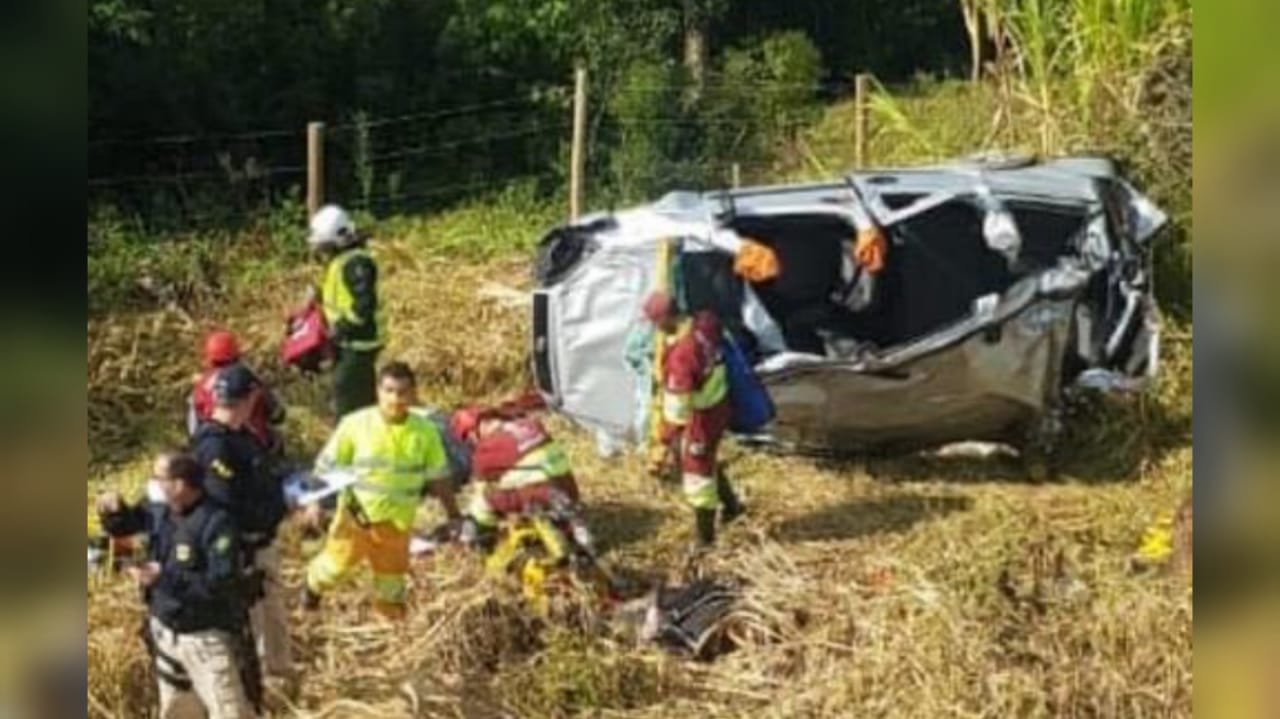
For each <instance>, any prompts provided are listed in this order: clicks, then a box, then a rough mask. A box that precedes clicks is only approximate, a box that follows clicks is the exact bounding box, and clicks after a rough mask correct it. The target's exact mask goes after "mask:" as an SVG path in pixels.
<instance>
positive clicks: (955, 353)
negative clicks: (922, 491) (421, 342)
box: [533, 157, 1167, 452]
mask: <svg viewBox="0 0 1280 719" xmlns="http://www.w3.org/2000/svg"><path fill="white" fill-rule="evenodd" d="M1166 219H1167V218H1166V216H1165V215H1164V213H1163V212H1161V211H1160V210H1159V209H1158V208H1157V207H1155V206H1154V205H1153V204H1152V203H1151V202H1150V201H1149V200H1148V199H1147V198H1146V197H1144V196H1143V195H1142V194H1140V193H1139V192H1138V191H1137V190H1135V189H1134V188H1133V187H1132V186H1131V185H1130V184H1129V183H1128V182H1127V181H1126V180H1125V179H1124V178H1122V177H1121V176H1120V175H1119V174H1118V172H1117V169H1116V166H1115V164H1114V163H1113V162H1112V161H1110V160H1108V159H1106V158H1097V157H1069V158H1060V159H1054V160H1048V161H1042V162H1039V161H1034V160H1031V159H1022V160H1016V159H1015V160H1005V161H1003V162H994V161H989V160H981V159H975V160H959V161H955V162H953V163H949V164H943V165H937V166H928V167H915V168H906V169H884V170H875V171H867V172H857V173H853V174H850V175H848V176H845V177H843V178H840V179H838V180H834V181H831V182H823V183H814V184H797V185H777V186H767V187H752V188H743V189H735V190H725V191H719V192H708V193H689V192H676V193H671V194H669V195H667V196H665V197H664V198H662V199H661V200H660V201H659V202H657V203H654V204H652V205H646V206H641V207H635V208H631V209H627V210H622V211H617V212H612V213H605V214H594V215H591V216H587V217H583V218H581V219H580V220H579V221H578V222H575V223H573V224H570V225H567V226H563V227H559V228H556V229H554V230H552V231H551V232H550V233H549V234H548V235H547V236H546V237H545V238H544V239H543V240H542V242H541V244H540V246H539V254H538V257H537V266H536V269H535V274H536V276H537V280H538V287H537V289H536V290H535V293H534V302H533V364H534V366H533V370H534V374H535V378H536V382H537V385H538V387H539V389H540V391H541V392H542V393H543V395H544V396H545V398H546V400H547V402H548V404H549V405H550V406H551V407H552V408H554V409H556V410H558V411H560V412H562V413H563V414H565V415H567V416H568V417H570V418H572V419H573V420H575V421H576V422H578V423H579V424H581V425H583V426H585V427H587V428H589V429H591V430H593V431H594V432H595V433H596V436H597V441H598V443H599V444H600V445H601V447H602V450H608V449H609V448H610V447H613V446H617V445H618V444H620V443H625V442H628V441H637V440H643V438H644V436H643V430H642V428H643V427H644V423H643V420H642V419H641V417H642V415H643V412H644V411H645V410H646V407H645V402H644V397H645V396H646V390H647V382H648V379H647V378H645V377H643V376H641V375H638V374H637V373H635V372H634V371H633V370H632V369H631V368H629V366H628V364H627V362H626V361H625V360H624V352H625V350H626V343H627V340H628V337H629V336H631V332H632V330H633V329H635V328H636V326H637V324H638V323H640V322H642V321H643V319H642V317H641V313H640V306H641V303H642V301H643V298H644V297H645V296H646V294H647V293H648V292H650V291H651V290H653V289H654V288H655V286H657V284H658V283H659V282H660V281H661V278H662V277H665V276H666V275H667V274H668V272H667V271H663V272H659V267H658V265H659V259H658V258H659V257H660V256H666V253H667V252H668V251H669V252H670V258H671V259H670V260H669V262H670V265H669V271H670V273H671V274H673V275H674V276H675V277H677V278H678V279H677V281H676V282H675V283H674V286H673V288H672V289H674V290H675V292H676V294H677V296H678V298H679V301H680V304H681V306H682V307H683V308H684V309H685V310H698V309H710V310H713V311H715V312H716V313H717V314H718V315H719V316H720V318H721V320H722V322H723V323H724V324H725V326H726V327H727V328H728V329H729V331H730V332H732V334H733V336H734V337H735V339H737V340H738V342H739V344H740V345H741V346H742V347H743V348H744V349H746V350H747V352H748V355H749V356H750V357H751V359H752V362H753V364H754V366H755V369H756V372H757V374H758V375H759V377H760V379H761V380H762V381H763V383H764V385H765V386H766V388H767V390H768V392H769V394H770V396H771V397H772V400H773V402H774V404H775V405H776V409H777V417H776V420H775V421H774V422H773V424H772V425H771V426H770V427H769V428H768V430H767V432H766V433H765V434H764V435H762V436H760V437H758V439H762V440H764V441H767V442H770V443H773V444H775V445H779V446H781V447H784V448H787V449H791V450H795V451H814V452H857V451H866V450H883V449H891V450H899V449H912V448H922V447H928V446H933V445H939V444H943V443H947V442H953V441H961V440H980V441H999V442H1005V443H1009V444H1013V445H1015V446H1017V447H1020V448H1022V449H1023V450H1027V449H1031V448H1038V449H1040V450H1045V451H1047V450H1050V449H1051V448H1052V441H1053V438H1054V437H1055V435H1056V434H1057V433H1058V425H1059V421H1058V414H1059V412H1058V407H1059V404H1060V400H1061V396H1062V391H1063V389H1064V387H1066V386H1068V385H1071V384H1084V385H1090V386H1094V387H1098V388H1102V389H1134V388H1138V387H1141V386H1142V384H1143V382H1144V381H1145V380H1146V379H1148V378H1150V377H1151V376H1153V375H1154V373H1155V372H1156V369H1157V362H1158V353H1159V341H1158V340H1159V317H1158V312H1157V308H1156V306H1155V302H1154V299H1153V296H1152V271H1151V257H1152V241H1153V237H1154V236H1155V234H1156V233H1157V231H1158V230H1159V229H1160V228H1161V227H1162V226H1163V225H1164V224H1165V222H1166ZM875 234H878V235H879V236H880V237H879V240H880V242H881V248H880V249H881V251H882V253H881V257H880V260H882V264H881V266H880V267H879V269H878V271H876V272H874V273H872V272H869V271H867V269H866V267H863V266H859V265H858V263H857V262H856V261H855V258H857V256H858V255H857V252H858V251H859V250H858V247H859V245H860V242H859V237H860V236H869V235H875ZM664 243H673V245H668V248H672V249H669V250H663V249H662V248H663V245H664ZM760 245H764V246H765V247H767V248H768V250H769V251H770V252H769V253H767V254H771V255H772V257H773V259H775V260H776V273H774V274H773V275H771V276H769V277H768V278H767V279H763V280H756V281H753V280H750V279H745V278H744V277H743V276H742V275H743V274H747V275H748V276H749V275H750V273H743V272H742V267H743V263H742V259H743V255H744V253H746V252H749V251H756V250H759V246H760ZM735 268H737V270H738V272H735ZM665 269H666V268H664V270H665Z"/></svg>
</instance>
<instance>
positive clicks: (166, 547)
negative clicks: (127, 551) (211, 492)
mask: <svg viewBox="0 0 1280 719" xmlns="http://www.w3.org/2000/svg"><path fill="white" fill-rule="evenodd" d="M165 466H166V473H165V476H163V477H160V478H158V483H159V484H160V486H161V489H162V491H163V493H164V495H165V500H166V507H165V510H164V511H163V512H154V511H152V510H151V509H150V508H149V507H147V506H146V504H145V503H142V504H138V505H134V506H129V505H125V504H124V503H123V502H122V501H121V499H120V496H119V495H118V494H115V493H108V494H105V495H102V496H101V497H99V499H98V503H97V504H98V511H99V513H100V514H101V515H102V523H103V526H104V527H106V528H107V530H108V532H110V533H111V534H113V535H126V534H134V533H138V532H146V533H147V534H148V537H149V540H148V542H147V545H148V550H147V554H148V561H147V562H146V563H144V564H142V565H140V566H136V567H131V568H130V573H131V574H132V575H133V577H134V579H135V580H136V581H137V583H138V585H139V586H140V587H142V589H143V596H144V597H145V600H146V603H147V610H148V617H147V626H146V631H147V632H148V635H149V637H150V639H149V646H150V648H151V649H152V653H153V660H154V662H155V671H156V676H157V679H158V680H159V685H160V716H161V717H162V718H163V719H170V718H173V719H182V718H184V717H204V716H208V717H210V718H211V719H223V718H225V719H244V718H245V717H253V716H255V712H254V708H253V706H252V704H253V702H252V701H251V700H250V697H251V696H254V695H256V692H255V691H254V690H253V689H252V688H250V687H247V686H246V684H245V680H246V677H245V676H244V675H245V674H246V672H243V671H242V670H243V669H244V664H245V661H246V659H247V658H246V657H245V655H244V652H245V651H247V652H250V653H251V652H252V649H251V648H249V647H243V646H242V642H241V641H240V638H241V637H243V636H244V629H245V627H244V624H245V622H246V616H245V609H244V603H245V598H244V591H245V587H244V583H243V581H242V578H243V573H242V571H241V569H242V568H241V564H240V561H241V550H240V545H239V532H238V531H237V529H236V527H235V524H234V522H233V521H232V518H231V516H230V515H229V514H228V513H227V512H226V511H225V510H224V509H222V507H220V506H218V504H217V503H215V502H212V501H210V500H208V499H207V498H206V496H205V493H204V490H203V488H202V485H203V478H204V471H203V470H202V469H201V467H200V465H199V464H198V463H197V462H196V461H195V459H194V458H192V457H191V456H190V455H184V454H171V455H169V456H168V457H167V458H166V461H165ZM251 657H252V655H251V654H250V657H249V658H251ZM252 673H253V672H252V671H250V672H247V674H249V675H252ZM249 681H253V678H252V676H250V677H249Z"/></svg>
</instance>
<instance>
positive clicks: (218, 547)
mask: <svg viewBox="0 0 1280 719" xmlns="http://www.w3.org/2000/svg"><path fill="white" fill-rule="evenodd" d="M228 549H231V537H230V535H226V534H224V535H222V536H221V537H218V538H217V539H215V540H214V541H213V551H215V552H217V553H218V554H226V553H227V550H228Z"/></svg>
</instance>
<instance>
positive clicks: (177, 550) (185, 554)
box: [173, 544, 191, 562]
mask: <svg viewBox="0 0 1280 719" xmlns="http://www.w3.org/2000/svg"><path fill="white" fill-rule="evenodd" d="M173 556H174V557H175V558H176V559H177V560H178V561H179V562H190V561H191V545H190V544H179V545H178V546H176V547H174V548H173Z"/></svg>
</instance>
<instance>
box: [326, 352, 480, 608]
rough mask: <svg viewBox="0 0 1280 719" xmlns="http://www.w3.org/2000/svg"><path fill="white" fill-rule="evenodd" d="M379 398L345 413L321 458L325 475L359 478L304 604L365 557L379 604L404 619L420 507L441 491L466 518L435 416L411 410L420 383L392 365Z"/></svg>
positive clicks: (343, 497)
mask: <svg viewBox="0 0 1280 719" xmlns="http://www.w3.org/2000/svg"><path fill="white" fill-rule="evenodd" d="M377 394H378V403H377V406H375V407H368V408H365V409H362V410H357V411H355V412H352V413H351V414H348V415H347V416H345V417H343V418H342V419H341V421H339V423H338V428H337V429H336V430H335V431H334V433H333V436H332V437H330V438H329V442H328V444H326V445H325V448H324V450H322V451H321V453H320V456H319V458H318V459H317V460H316V470H317V472H318V473H323V472H326V471H331V470H335V469H340V470H345V471H349V472H353V473H355V474H356V475H357V476H358V477H359V479H358V481H357V482H356V483H355V484H354V485H352V486H351V487H350V488H348V489H346V490H344V491H343V492H342V494H340V495H339V498H338V511H337V512H336V513H335V515H334V518H333V521H332V523H331V524H330V526H329V535H328V537H327V539H326V541H325V545H324V549H323V550H321V552H320V554H319V555H317V556H316V558H315V559H313V560H312V561H311V563H310V565H308V567H307V587H306V593H305V595H304V601H303V604H304V606H305V607H307V608H308V609H315V608H317V607H318V606H319V603H320V596H321V595H322V594H323V593H324V592H326V591H328V590H329V589H331V588H332V587H333V586H334V585H336V584H337V583H338V582H339V581H341V580H342V579H343V578H345V577H346V576H347V575H348V574H350V573H351V571H352V570H353V569H355V568H356V567H358V566H359V565H360V564H361V563H363V562H366V561H367V562H368V563H369V565H370V567H371V568H372V569H373V588H374V595H375V602H374V609H375V610H377V611H378V612H379V613H380V614H382V615H384V616H387V617H390V618H399V617H402V616H404V607H405V590H406V586H407V577H406V574H407V573H408V570H409V531H410V528H411V527H412V525H413V520H414V515H416V514H417V510H418V504H419V503H420V502H421V499H422V497H423V495H424V494H426V493H427V492H428V491H430V492H431V493H433V494H435V496H436V497H437V498H438V499H439V500H440V502H441V504H442V505H443V506H444V509H445V512H446V513H447V514H448V515H449V518H450V520H452V521H454V522H459V521H460V519H461V515H460V512H459V511H458V505H457V500H456V498H455V496H454V489H453V484H452V483H451V482H449V481H447V479H446V478H447V475H448V471H449V464H448V457H447V455H446V454H445V449H444V443H443V440H442V439H441V437H440V432H439V430H438V429H437V428H436V425H435V423H434V422H432V421H431V420H430V419H428V418H426V417H423V416H420V415H417V414H414V413H412V412H410V411H409V408H410V407H411V406H413V405H414V404H415V403H416V401H417V397H416V395H417V380H416V379H415V377H414V375H413V370H411V369H409V366H408V365H406V364H404V363H403V362H391V363H389V364H387V365H386V366H385V367H383V368H382V371H380V372H379V373H378V378H377Z"/></svg>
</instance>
